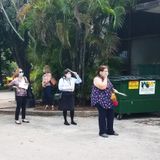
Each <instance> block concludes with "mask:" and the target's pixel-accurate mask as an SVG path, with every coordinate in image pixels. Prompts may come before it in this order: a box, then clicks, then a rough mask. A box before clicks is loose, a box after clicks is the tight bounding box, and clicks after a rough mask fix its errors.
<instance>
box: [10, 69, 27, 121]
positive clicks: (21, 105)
mask: <svg viewBox="0 0 160 160" xmlns="http://www.w3.org/2000/svg"><path fill="white" fill-rule="evenodd" d="M8 86H12V87H13V88H15V89H16V92H15V94H16V104H17V106H16V112H15V123H16V124H21V122H20V121H19V114H20V110H21V109H22V122H24V123H29V120H27V119H26V100H27V90H28V86H29V82H28V80H27V78H26V77H25V76H24V73H23V70H22V69H21V68H18V69H17V70H16V71H15V73H14V76H13V80H12V81H11V82H10V83H9V84H8Z"/></svg>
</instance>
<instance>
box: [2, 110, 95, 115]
mask: <svg viewBox="0 0 160 160" xmlns="http://www.w3.org/2000/svg"><path fill="white" fill-rule="evenodd" d="M0 114H6V115H7V114H8V115H12V114H15V108H10V109H4V108H2V109H0ZM26 114H27V115H31V116H44V117H45V116H62V115H63V114H62V111H38V110H34V109H33V108H28V109H27V110H26ZM75 116H76V117H91V116H92V117H95V116H98V112H97V111H88V110H87V111H75Z"/></svg>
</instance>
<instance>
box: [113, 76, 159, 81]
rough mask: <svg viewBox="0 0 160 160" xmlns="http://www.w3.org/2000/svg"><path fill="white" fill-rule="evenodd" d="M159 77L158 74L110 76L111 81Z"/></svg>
mask: <svg viewBox="0 0 160 160" xmlns="http://www.w3.org/2000/svg"><path fill="white" fill-rule="evenodd" d="M156 79H160V75H143V76H137V75H127V76H111V77H110V80H111V81H128V80H156Z"/></svg>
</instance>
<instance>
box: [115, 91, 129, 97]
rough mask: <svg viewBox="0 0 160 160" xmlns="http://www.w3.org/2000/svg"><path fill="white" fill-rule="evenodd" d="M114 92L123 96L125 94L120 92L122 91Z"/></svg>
mask: <svg viewBox="0 0 160 160" xmlns="http://www.w3.org/2000/svg"><path fill="white" fill-rule="evenodd" d="M116 93H117V94H119V95H122V96H125V97H126V96H127V95H126V94H125V93H122V92H116Z"/></svg>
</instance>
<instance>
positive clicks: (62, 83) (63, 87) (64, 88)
mask: <svg viewBox="0 0 160 160" xmlns="http://www.w3.org/2000/svg"><path fill="white" fill-rule="evenodd" d="M65 82H66V80H65V79H63V78H61V79H60V80H59V82H58V89H59V90H60V91H72V90H73V88H72V86H71V85H69V83H65Z"/></svg>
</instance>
